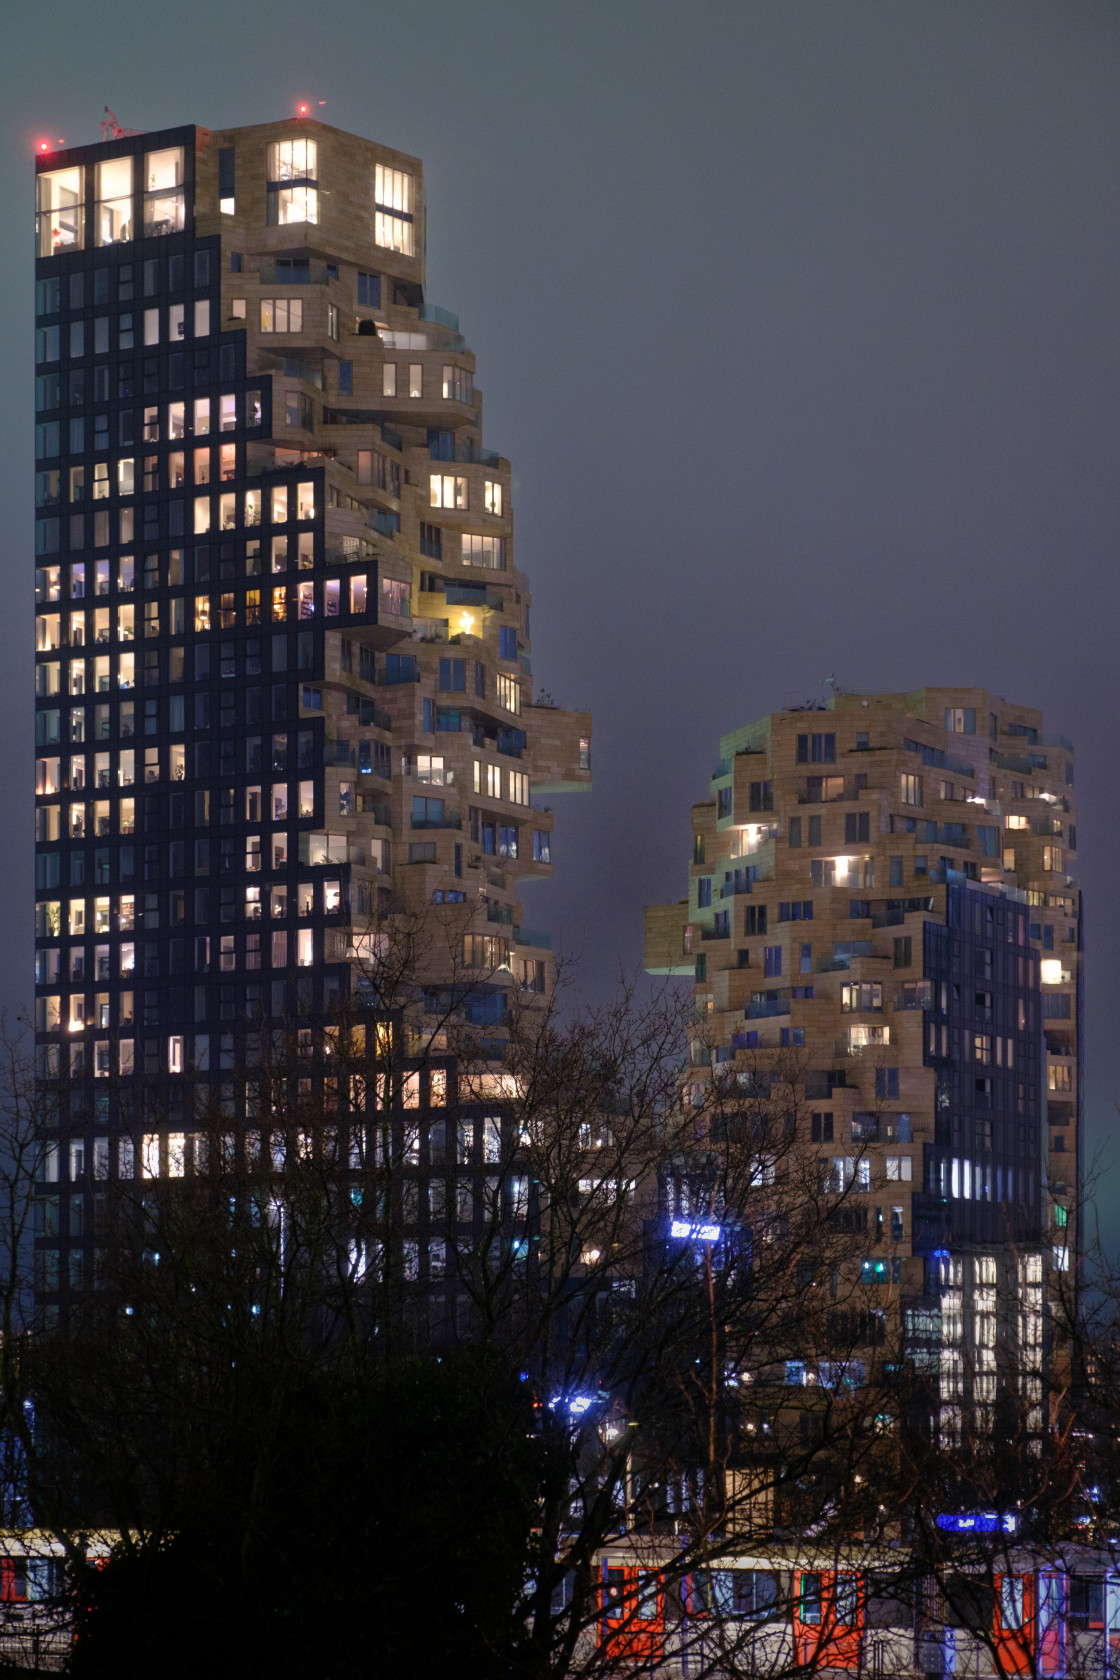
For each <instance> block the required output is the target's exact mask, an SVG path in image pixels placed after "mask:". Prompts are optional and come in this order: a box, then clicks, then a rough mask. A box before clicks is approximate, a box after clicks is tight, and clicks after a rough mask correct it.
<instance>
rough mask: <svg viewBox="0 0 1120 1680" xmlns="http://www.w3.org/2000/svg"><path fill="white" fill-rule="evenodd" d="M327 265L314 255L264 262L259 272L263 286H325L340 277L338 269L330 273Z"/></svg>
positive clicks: (332, 265)
mask: <svg viewBox="0 0 1120 1680" xmlns="http://www.w3.org/2000/svg"><path fill="white" fill-rule="evenodd" d="M327 266H328V265H327V264H326V263H325V262H320V261H318V260H317V259H316V258H314V257H311V258H304V259H291V260H285V261H279V262H278V261H273V262H265V263H262V264H261V266H260V269H259V270H258V273H259V277H260V282H261V285H262V286H325V285H326V283H327V281H328V280H337V279H338V273H337V270H336V272H335V273H334V274H328V272H327ZM330 266H331V267H332V268H333V267H334V264H331V265H330Z"/></svg>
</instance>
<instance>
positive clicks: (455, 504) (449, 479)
mask: <svg viewBox="0 0 1120 1680" xmlns="http://www.w3.org/2000/svg"><path fill="white" fill-rule="evenodd" d="M429 497H430V501H431V505H432V507H437V508H464V509H465V508H466V506H467V481H466V479H465V478H459V477H455V476H452V475H450V474H443V473H432V474H430V478H429Z"/></svg>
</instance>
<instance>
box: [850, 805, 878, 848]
mask: <svg viewBox="0 0 1120 1680" xmlns="http://www.w3.org/2000/svg"><path fill="white" fill-rule="evenodd" d="M870 838H871V814H870V812H869V811H849V812H848V813H847V814H846V815H845V817H844V842H845V844H846V845H851V844H852V843H853V842H858V841H860V840H870Z"/></svg>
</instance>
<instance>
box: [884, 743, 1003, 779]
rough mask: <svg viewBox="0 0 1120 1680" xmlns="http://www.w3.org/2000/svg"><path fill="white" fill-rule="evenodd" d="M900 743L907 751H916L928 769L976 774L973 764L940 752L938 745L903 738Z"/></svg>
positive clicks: (959, 774)
mask: <svg viewBox="0 0 1120 1680" xmlns="http://www.w3.org/2000/svg"><path fill="white" fill-rule="evenodd" d="M902 745H903V747H904V748H905V749H906V751H907V752H912V753H917V755H918V757H919V758H920V759H921V761H922V763H923V764H924V765H926V767H927V768H928V769H930V770H952V771H953V772H954V773H955V774H956V775H958V776H975V775H976V766H975V765H974V764H969V762H968V760H967V759H964V758H954V757H953V755H952V754H951V753H947V752H942V751H941V750H940V749H939V748H938V747H926V746H923V745H922V743H921V741H911V740H904V741H903V743H902ZM993 756H995V755H993Z"/></svg>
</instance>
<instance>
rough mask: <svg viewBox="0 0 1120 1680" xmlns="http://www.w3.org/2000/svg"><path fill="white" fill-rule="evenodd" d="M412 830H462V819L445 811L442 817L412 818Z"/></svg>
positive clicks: (455, 813)
mask: <svg viewBox="0 0 1120 1680" xmlns="http://www.w3.org/2000/svg"><path fill="white" fill-rule="evenodd" d="M411 826H412V827H413V828H462V826H463V819H462V817H461V816H460V815H459V813H458V812H457V811H456V812H452V811H445V812H444V814H443V816H442V817H413V818H412V824H411Z"/></svg>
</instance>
